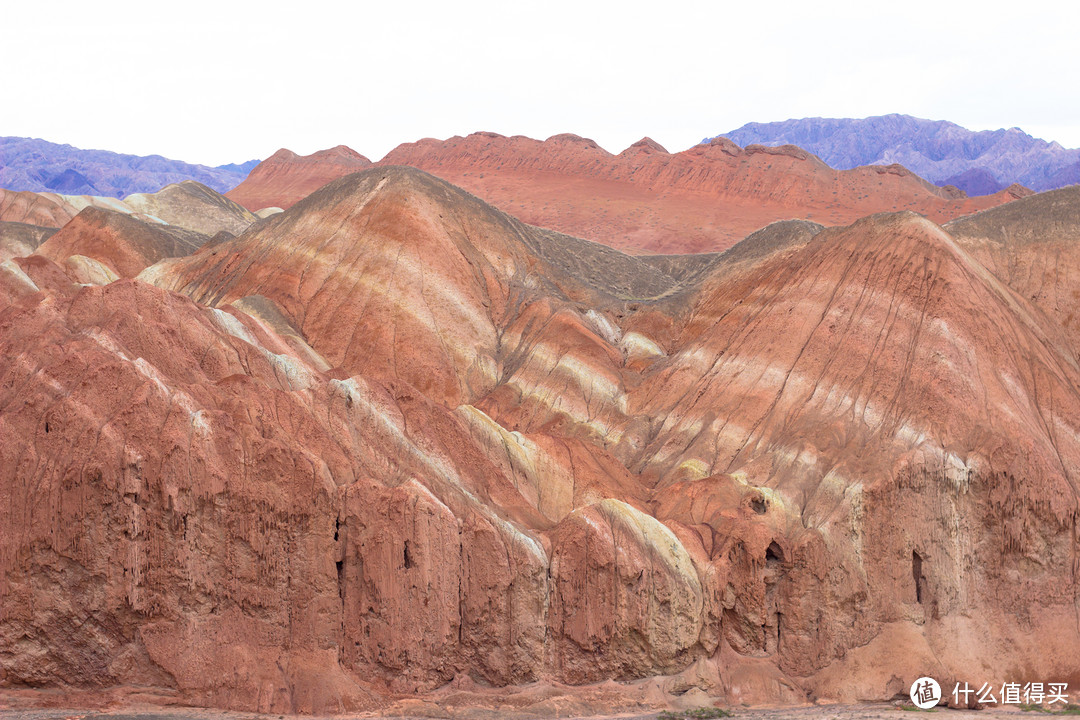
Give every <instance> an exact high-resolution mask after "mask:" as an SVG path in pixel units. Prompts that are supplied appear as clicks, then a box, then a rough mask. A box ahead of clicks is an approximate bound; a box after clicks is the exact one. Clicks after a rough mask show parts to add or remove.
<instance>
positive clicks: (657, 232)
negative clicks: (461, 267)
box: [228, 132, 1030, 254]
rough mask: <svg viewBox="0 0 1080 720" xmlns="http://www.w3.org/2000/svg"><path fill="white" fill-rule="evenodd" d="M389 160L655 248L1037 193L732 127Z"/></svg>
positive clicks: (310, 178) (597, 236)
mask: <svg viewBox="0 0 1080 720" xmlns="http://www.w3.org/2000/svg"><path fill="white" fill-rule="evenodd" d="M335 153H336V155H335ZM344 153H348V154H347V157H348V162H342V161H341V160H340V156H341V155H342V154H344ZM335 157H337V158H338V159H337V160H335ZM368 164H370V163H368V161H367V160H366V159H365V158H363V157H361V156H358V155H356V154H355V153H352V151H350V150H348V149H347V148H341V147H340V146H339V147H338V148H334V149H333V150H327V151H324V152H323V153H316V154H315V155H311V156H308V157H305V158H301V157H298V156H296V155H295V154H294V153H291V152H289V151H287V150H282V151H279V152H278V153H277V154H275V155H274V157H272V158H270V159H269V160H267V161H265V162H264V163H263V164H262V165H260V166H259V167H257V168H256V169H255V170H253V171H252V173H251V175H250V176H249V177H248V179H247V180H245V181H244V182H243V183H242V184H241V185H240V186H238V187H237V188H236V189H235V190H233V191H232V192H230V193H228V195H229V197H231V198H233V199H235V200H238V201H240V202H241V204H243V205H245V206H247V207H249V208H250V209H259V208H260V207H265V206H279V207H289V206H290V205H292V204H293V203H294V202H296V201H297V200H299V199H300V198H301V197H303V196H304V195H306V194H307V193H310V192H312V191H314V190H315V189H317V188H318V187H321V186H322V185H323V184H325V183H327V182H329V181H330V180H333V179H336V178H338V177H342V176H344V175H346V174H348V173H350V172H354V171H356V170H358V169H361V168H362V167H366V166H367V165H368ZM378 164H380V165H409V166H412V167H416V168H420V169H422V170H425V171H427V172H430V173H432V174H434V175H436V176H438V177H441V178H443V179H445V180H448V181H449V182H452V183H454V184H456V185H459V186H461V187H463V188H465V189H467V190H469V191H471V192H473V193H475V194H477V195H478V196H480V197H482V198H484V199H485V200H487V201H488V202H490V203H492V204H494V205H495V206H497V207H499V208H500V209H502V210H504V211H506V212H509V213H510V214H512V215H514V216H515V217H518V218H520V219H521V220H523V221H525V222H527V223H530V224H533V225H538V226H541V227H548V228H552V229H555V230H559V231H561V232H565V233H568V234H570V235H574V236H577V237H583V238H587V239H590V240H594V241H597V242H602V243H605V244H608V245H611V246H612V247H616V248H619V249H621V250H625V251H628V252H632V253H645V254H647V253H686V252H708V251H718V250H723V249H725V248H727V247H730V246H731V245H732V244H733V243H735V242H736V241H738V240H740V239H741V238H743V237H745V236H746V235H747V234H748V233H750V232H752V231H754V230H756V229H758V228H760V227H763V226H765V225H767V224H769V223H770V222H774V221H776V220H787V219H807V220H813V221H815V222H819V223H824V224H827V225H839V224H847V223H850V222H852V221H854V220H856V219H858V218H860V217H863V216H865V215H868V214H872V213H876V212H882V211H899V210H913V211H915V212H919V213H921V214H923V215H926V216H927V217H929V218H930V219H932V220H934V221H936V222H945V221H947V220H950V219H952V218H955V217H959V216H961V215H966V214H969V213H972V212H975V211H977V210H981V209H984V208H989V207H993V206H996V205H999V204H1001V203H1005V202H1008V201H1010V200H1013V199H1015V198H1017V197H1023V196H1025V195H1028V194H1030V191H1028V190H1027V189H1025V188H1022V187H1020V186H1013V187H1010V188H1008V189H1006V190H1002V191H1001V192H999V193H997V194H995V195H989V196H983V197H977V198H968V197H967V196H965V195H964V193H962V192H960V191H959V190H957V189H956V188H953V187H947V188H939V187H937V186H935V185H933V184H931V183H929V182H926V181H925V180H923V179H922V178H919V177H918V176H916V175H914V174H913V173H911V172H909V171H908V170H906V169H904V168H903V167H901V166H899V165H890V166H867V167H861V168H855V169H853V170H845V171H836V170H833V169H831V168H830V167H828V166H827V165H825V164H824V163H823V162H821V161H820V160H819V159H818V158H817V157H815V156H813V155H811V154H810V153H808V152H806V151H805V150H802V149H800V148H797V147H794V146H791V145H786V146H783V147H765V146H761V145H751V146H749V147H747V148H740V147H739V146H738V145H736V144H734V143H733V142H731V141H730V140H727V139H725V138H717V139H716V140H714V141H712V142H711V143H710V144H708V145H697V146H695V147H693V148H690V149H689V150H685V151H683V152H680V153H669V152H668V151H667V150H666V149H664V148H663V147H662V146H661V145H660V144H658V143H656V142H655V141H653V140H651V139H649V138H643V139H642V140H640V141H639V142H636V143H634V144H633V145H631V146H630V147H629V148H627V149H626V150H624V151H623V152H622V153H620V154H618V155H612V154H611V153H609V152H607V151H606V150H604V149H603V148H601V147H600V146H599V145H597V144H596V143H595V142H593V141H592V140H588V139H585V138H581V137H578V136H577V135H571V134H564V135H556V136H554V137H551V138H548V139H547V140H545V141H542V142H541V141H539V140H533V139H531V138H526V137H522V136H515V137H504V136H502V135H498V134H496V133H487V132H482V133H474V134H472V135H469V136H468V137H464V138H462V137H453V138H450V139H449V140H445V141H439V140H431V139H428V140H421V141H419V142H416V143H406V144H403V145H400V146H399V147H397V148H396V149H394V150H393V151H391V152H390V153H389V154H388V155H387V156H386V157H385V158H383V159H382V160H381V161H380V162H379V163H378Z"/></svg>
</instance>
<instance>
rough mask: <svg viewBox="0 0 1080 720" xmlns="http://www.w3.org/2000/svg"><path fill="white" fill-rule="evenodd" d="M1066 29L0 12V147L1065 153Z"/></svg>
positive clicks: (226, 7)
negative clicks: (573, 143) (1010, 139)
mask: <svg viewBox="0 0 1080 720" xmlns="http://www.w3.org/2000/svg"><path fill="white" fill-rule="evenodd" d="M1005 7H1007V8H1008V10H1007V11H1003V10H1000V8H1005ZM1078 27H1080V3H1075V2H1070V3H1053V2H1046V1H1045V0H1024V2H1020V3H1016V2H1014V3H1010V4H1009V5H1007V6H1006V5H1004V4H1001V5H997V4H994V3H985V2H982V3H976V2H967V3H961V2H956V1H955V0H935V1H934V2H921V1H919V0H915V1H912V0H905V2H897V3H878V2H869V3H862V2H860V3H856V2H836V1H833V0H823V1H817V2H807V1H804V2H776V1H762V2H747V1H746V0H741V1H740V2H738V3H723V2H710V3H692V2H678V1H675V0H655V1H654V2H650V3H642V4H635V3H629V2H623V3H621V4H617V3H611V2H605V3H589V2H586V1H585V0H577V2H561V1H554V0H547V1H545V2H513V0H500V1H498V2H461V1H460V0H459V1H458V2H443V3H430V2H390V1H389V0H383V1H380V2H375V3H371V2H362V1H361V2H354V3H347V2H334V3H330V2H323V1H322V0H300V1H297V0H292V1H291V2H288V3H281V4H275V3H273V2H260V3H247V2H244V3H239V2H237V3H230V2H228V1H227V0H218V1H216V2H204V1H203V0H185V1H184V2H169V3H154V2H97V3H87V2H77V3H76V2H68V1H67V0H59V1H54V2H50V3H48V4H43V3H31V2H5V3H4V7H3V12H2V14H0V45H2V47H3V49H4V53H3V54H4V57H6V58H7V63H8V66H7V68H6V72H5V73H4V81H3V100H2V102H0V135H16V136H30V137H40V138H44V139H47V140H51V141H55V142H65V143H70V144H72V145H75V146H78V147H83V148H101V149H106V150H114V151H118V152H128V153H135V154H140V155H145V154H152V153H157V154H161V155H165V156H167V157H171V158H176V159H180V160H187V161H189V162H198V163H205V164H211V165H217V164H222V163H228V162H241V161H244V160H247V159H251V158H265V157H267V156H268V155H270V154H271V153H273V152H274V151H275V150H277V149H278V148H279V147H288V148H290V149H292V150H294V151H297V152H300V153H303V154H307V153H310V152H313V151H315V150H318V149H322V148H326V147H331V146H333V145H337V144H345V145H348V146H350V147H352V148H354V149H355V150H357V151H359V152H361V153H363V154H365V155H367V156H368V157H370V158H371V159H373V160H377V159H379V158H381V157H382V156H383V155H384V154H385V153H386V152H388V151H389V150H390V149H391V148H393V147H395V146H396V145H398V144H399V143H402V142H409V141H413V140H417V139H420V138H423V137H437V138H446V137H449V136H451V135H456V134H468V133H470V132H474V131H477V130H492V131H495V132H499V133H503V134H507V135H513V134H522V135H529V136H531V137H536V138H546V137H548V136H550V135H554V134H556V133H560V132H573V133H577V134H578V135H583V136H586V137H591V138H593V139H594V140H596V141H597V142H598V143H600V145H602V146H603V147H605V148H607V149H608V150H611V151H613V152H618V151H620V150H622V149H623V148H625V147H626V146H627V145H629V144H630V143H632V142H634V141H636V140H638V139H639V138H641V137H642V136H645V135H648V136H650V137H652V138H653V139H655V140H657V141H658V142H660V143H661V144H662V145H664V146H665V147H667V148H668V149H669V150H672V151H675V150H683V149H685V148H687V147H689V146H691V145H693V144H694V143H696V142H698V141H700V140H701V139H702V138H704V137H706V136H711V135H716V134H719V133H721V132H726V131H730V130H733V129H735V128H737V127H739V126H741V125H743V124H744V123H747V122H754V121H757V122H768V121H772V120H785V119H788V118H793V117H807V116H823V117H865V116H868V115H880V114H884V113H891V112H899V113H907V114H911V115H915V116H918V117H925V118H931V119H942V120H952V121H954V122H957V123H959V124H961V125H963V126H965V127H968V128H971V129H979V130H981V129H995V128H1000V127H1013V126H1017V127H1020V128H1022V129H1024V130H1025V131H1027V132H1029V133H1031V134H1032V135H1035V136H1036V137H1043V138H1046V139H1049V140H1057V141H1058V142H1060V143H1062V144H1063V145H1065V146H1066V147H1080V92H1077V90H1076V81H1077V75H1078V73H1080V42H1077V40H1076V32H1077V28H1078Z"/></svg>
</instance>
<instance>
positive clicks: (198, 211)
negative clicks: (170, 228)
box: [124, 180, 258, 235]
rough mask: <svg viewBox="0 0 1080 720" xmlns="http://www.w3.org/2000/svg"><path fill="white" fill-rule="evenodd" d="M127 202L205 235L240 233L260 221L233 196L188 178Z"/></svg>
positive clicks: (134, 196) (128, 197)
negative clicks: (222, 193) (234, 200)
mask: <svg viewBox="0 0 1080 720" xmlns="http://www.w3.org/2000/svg"><path fill="white" fill-rule="evenodd" d="M124 204H125V205H127V206H128V207H130V208H131V209H132V210H134V211H135V212H136V213H139V214H142V215H149V216H152V217H155V218H160V219H161V220H164V221H165V222H167V223H168V224H169V225H175V226H177V227H181V228H185V229H187V230H194V231H195V232H199V233H203V234H204V235H216V234H217V233H219V232H221V231H222V230H224V231H225V232H229V233H232V234H233V235H237V234H239V233H241V232H243V231H244V230H245V229H247V226H248V225H250V224H251V223H253V222H255V221H256V220H258V218H257V217H255V216H254V215H253V214H252V213H251V212H249V211H248V210H246V209H245V208H243V207H241V206H240V205H237V204H236V203H235V202H233V201H232V200H230V199H229V198H227V197H225V196H224V195H221V194H219V193H217V192H215V191H214V190H211V189H210V188H208V187H206V186H205V185H202V184H200V183H197V182H195V181H194V180H185V181H184V182H182V183H177V184H176V185H169V186H168V187H166V188H163V189H162V190H161V191H159V192H156V193H150V194H136V195H128V196H127V197H126V198H124Z"/></svg>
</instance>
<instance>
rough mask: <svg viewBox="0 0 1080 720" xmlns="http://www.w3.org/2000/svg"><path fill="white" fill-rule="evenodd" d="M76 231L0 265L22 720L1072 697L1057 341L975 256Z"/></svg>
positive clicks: (370, 218) (1069, 372) (945, 237)
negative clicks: (509, 704) (156, 710)
mask: <svg viewBox="0 0 1080 720" xmlns="http://www.w3.org/2000/svg"><path fill="white" fill-rule="evenodd" d="M654 150H655V149H654ZM1037 197H1038V196H1036V198H1037ZM1036 198H1032V200H1035V199H1036ZM1066 200H1067V201H1068V202H1074V200H1068V199H1067V198H1066ZM1069 207H1072V206H1071V205H1070V206H1069ZM94 212H96V213H98V214H99V215H100V217H98V216H95V215H94ZM1062 212H1064V211H1062ZM85 213H86V211H84V214H82V215H79V216H78V217H76V218H75V219H73V220H71V221H70V222H69V223H68V225H67V226H66V227H64V228H63V229H61V230H60V231H59V232H58V233H56V234H55V235H53V236H52V237H51V238H50V239H48V240H46V241H45V242H44V243H43V244H41V246H40V248H39V251H38V252H37V253H35V254H31V255H28V256H25V257H12V258H9V259H7V260H5V261H4V262H3V263H0V357H3V359H4V361H3V363H0V498H2V503H0V507H3V508H4V509H5V513H6V516H5V517H6V518H7V520H6V521H5V523H4V524H3V526H2V532H0V659H2V662H0V685H2V686H4V687H43V688H58V687H77V688H86V687H98V688H109V687H119V686H129V685H140V686H147V687H153V688H157V689H158V690H159V691H160V692H163V693H164V692H167V693H170V694H171V697H174V698H179V701H181V702H191V703H200V704H207V705H211V706H215V707H224V708H233V709H240V710H248V711H254V710H259V711H266V712H277V713H281V712H317V713H327V712H344V711H355V710H364V709H376V708H378V707H380V706H382V705H384V704H386V703H388V702H389V701H390V698H392V697H399V696H400V694H412V693H421V694H426V693H431V692H435V691H437V690H438V689H439V688H441V687H443V686H446V685H447V684H448V683H453V684H455V686H460V684H461V683H464V682H466V680H465V679H466V678H467V679H468V682H470V683H476V684H481V685H485V686H491V687H497V688H501V687H505V686H509V685H523V684H526V683H533V682H537V681H540V682H548V683H552V682H558V683H569V684H571V685H583V684H586V683H595V682H599V681H605V680H618V681H632V680H635V679H640V678H645V677H650V676H655V675H676V674H678V676H679V677H678V680H677V681H675V680H673V681H672V684H671V687H672V688H677V689H679V691H681V692H686V691H687V689H688V688H691V687H692V688H697V690H695V692H706V691H707V692H708V693H709V694H711V695H712V696H718V697H720V696H722V697H724V698H727V699H728V700H729V701H731V702H735V701H739V702H754V701H757V702H763V701H784V702H789V701H799V700H806V699H815V698H832V699H838V700H861V699H889V698H891V697H893V696H894V695H896V694H897V693H903V692H906V691H907V686H908V685H910V680H911V678H913V677H917V676H918V675H920V674H924V673H926V672H928V671H932V672H933V673H934V674H936V676H938V677H940V678H942V679H948V678H956V679H970V680H972V681H976V680H977V679H979V678H991V677H992V678H1001V677H1004V678H1008V679H1010V680H1016V681H1020V682H1023V681H1026V680H1033V681H1041V680H1045V679H1048V678H1054V679H1058V678H1060V679H1061V680H1062V681H1065V680H1071V681H1075V682H1080V659H1078V657H1077V654H1076V652H1075V649H1076V647H1078V646H1080V634H1078V627H1077V624H1076V606H1077V600H1078V598H1077V578H1076V573H1077V572H1078V570H1077V568H1078V561H1077V557H1078V550H1080V547H1078V545H1080V530H1078V526H1077V508H1078V492H1077V478H1078V473H1080V394H1078V390H1077V389H1078V388H1080V367H1078V365H1077V361H1076V359H1075V352H1074V351H1073V349H1072V348H1075V345H1074V344H1073V339H1072V335H1071V334H1070V333H1071V332H1072V330H1071V328H1072V325H1071V324H1070V323H1071V320H1069V319H1068V317H1067V316H1065V315H1061V314H1056V313H1055V312H1053V311H1052V310H1053V309H1054V308H1059V307H1060V306H1059V305H1053V306H1048V305H1045V304H1044V301H1043V299H1042V298H1036V299H1034V300H1033V299H1032V298H1031V297H1030V296H1029V294H1028V286H1027V285H1025V284H1024V282H1026V278H1027V277H1028V276H1026V275H1018V276H1005V274H1004V273H999V272H997V271H996V270H995V271H994V272H992V271H991V270H990V269H988V268H987V265H986V264H985V262H989V261H985V262H984V261H980V259H979V258H980V257H983V256H982V255H980V254H979V253H981V252H982V250H980V249H979V248H975V250H972V248H973V247H975V246H974V245H972V243H974V240H968V239H966V238H971V237H976V236H975V235H973V234H972V233H967V234H964V235H960V234H959V231H957V236H956V237H954V236H953V235H951V234H950V233H949V232H946V231H945V230H943V229H942V228H941V227H939V226H937V225H935V224H934V223H933V222H931V221H929V220H926V219H924V218H922V217H920V216H918V215H915V214H913V213H895V214H885V215H875V216H872V217H868V218H864V219H862V220H859V221H858V222H856V223H854V224H852V225H850V226H847V227H842V228H830V229H823V228H822V227H821V226H820V225H815V224H813V223H807V222H795V223H777V224H774V225H770V226H769V227H767V228H764V229H763V230H761V231H760V232H757V233H754V234H753V235H752V236H751V237H749V238H747V239H746V240H745V241H744V242H743V243H740V244H739V245H737V246H736V247H735V248H734V249H732V250H731V251H729V252H727V253H724V254H721V255H708V256H692V257H685V258H639V257H633V256H628V255H624V254H622V253H619V252H617V251H615V250H613V249H611V248H609V247H605V246H602V245H598V244H594V243H589V242H586V241H583V240H578V239H576V238H573V237H569V236H566V235H560V234H559V233H556V232H553V231H549V230H542V229H539V228H535V227H532V226H529V225H525V224H523V223H521V222H519V221H518V220H516V219H514V218H512V217H510V216H508V215H505V214H503V213H501V212H499V211H498V210H496V209H494V208H493V207H491V206H489V205H487V204H486V203H484V202H483V201H481V200H479V199H478V198H476V197H473V196H471V195H469V194H468V193H466V192H464V191H463V190H460V189H458V188H456V187H454V186H452V185H449V184H447V183H446V182H444V181H441V180H438V179H436V178H434V177H432V176H431V175H428V174H426V173H423V172H421V171H418V170H413V169H407V168H381V167H379V168H373V169H370V170H367V171H364V172H361V173H357V174H354V175H349V176H347V177H344V178H341V179H339V180H336V181H334V182H332V183H330V184H329V185H327V186H326V187H324V188H323V189H321V190H319V191H318V192H316V193H314V194H312V195H310V196H309V197H307V198H306V199H304V200H302V201H301V202H298V203H296V204H295V205H293V206H292V207H291V208H289V209H288V210H286V211H285V212H283V213H279V214H276V215H273V216H270V217H268V218H266V219H263V220H260V221H259V222H257V223H256V224H253V225H251V226H250V227H249V228H248V229H247V230H246V231H244V232H243V233H241V234H240V235H238V236H235V237H233V236H231V235H229V234H221V235H219V236H217V237H216V238H214V239H213V240H211V241H204V242H202V243H200V244H197V247H193V248H190V249H186V248H181V247H180V246H179V245H168V243H166V242H165V240H164V238H163V236H161V235H160V234H154V233H150V232H149V231H147V230H146V227H148V226H146V225H145V222H144V221H141V220H139V219H136V218H128V217H125V218H124V220H122V221H116V219H115V218H113V217H112V216H109V215H104V214H103V211H100V210H96V211H93V212H91V213H90V214H89V215H87V214H85ZM1068 217H1069V216H1068V215H1067V214H1062V215H1060V218H1061V219H1060V222H1057V223H1056V224H1055V225H1054V227H1055V228H1056V230H1055V231H1056V232H1058V233H1060V235H1059V236H1056V237H1057V238H1058V239H1057V242H1060V243H1065V242H1066V238H1068V237H1073V236H1075V235H1076V234H1077V232H1078V229H1080V223H1072V224H1069V223H1070V222H1071V221H1069V220H1068ZM95 218H96V219H97V220H101V222H100V223H95V222H91V221H92V220H95ZM106 221H107V222H106ZM1009 222H1011V223H1013V224H1014V227H1015V230H1013V231H1011V232H1012V234H1011V235H1010V237H1016V236H1017V233H1019V232H1021V231H1022V229H1023V228H1024V227H1027V223H1030V222H1031V220H1030V218H1029V217H1028V216H1027V215H1025V214H1023V213H1021V214H1019V215H1017V216H1016V217H1012V218H1011V219H1010V220H1009ZM132 223H141V224H137V225H133V224H132ZM204 237H205V236H204ZM958 238H960V239H959V240H958ZM166 250H167V252H166ZM995 252H996V251H995ZM1018 252H1019V251H1018ZM1063 252H1064V250H1063ZM154 253H159V254H158V255H157V256H155V255H154ZM986 257H997V256H996V255H993V254H992V253H990V254H988V255H986ZM117 278H119V279H117ZM1054 287H1056V286H1054Z"/></svg>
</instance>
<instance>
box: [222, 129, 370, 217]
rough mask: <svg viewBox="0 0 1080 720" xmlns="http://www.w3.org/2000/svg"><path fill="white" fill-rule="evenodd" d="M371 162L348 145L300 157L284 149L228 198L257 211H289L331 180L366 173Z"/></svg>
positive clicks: (260, 167)
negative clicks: (278, 209)
mask: <svg viewBox="0 0 1080 720" xmlns="http://www.w3.org/2000/svg"><path fill="white" fill-rule="evenodd" d="M370 165H371V161H370V160H368V159H367V158H366V157H364V156H363V155H361V154H360V153H358V152H356V151H355V150H352V149H351V148H347V147H345V146H344V145H338V146H337V147H333V148H330V149H329V150H320V151H319V152H316V153H312V154H311V155H297V154H296V153H294V152H292V151H291V150H286V149H285V148H282V149H281V150H278V151H277V152H276V153H274V154H273V155H271V156H270V157H268V158H267V159H266V160H263V161H262V162H261V163H259V164H258V165H257V166H255V168H254V169H252V171H251V173H250V174H249V175H248V176H247V178H245V179H244V181H243V182H241V183H240V184H239V185H237V186H236V187H235V188H233V189H232V190H230V191H229V192H227V193H226V196H227V197H229V198H231V199H232V200H235V201H236V202H238V203H240V204H241V205H243V206H244V207H246V208H247V209H248V210H251V211H252V212H256V211H258V210H262V209H263V208H268V207H280V208H289V207H292V206H293V205H294V204H295V203H297V202H299V201H300V200H302V199H304V198H305V197H307V196H308V195H310V194H311V193H313V192H315V191H316V190H318V189H319V188H321V187H322V186H323V185H325V184H326V183H328V182H330V181H331V180H337V179H338V178H339V177H343V176H345V175H348V174H349V173H354V172H357V171H359V170H363V169H364V168H366V167H369V166H370Z"/></svg>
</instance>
